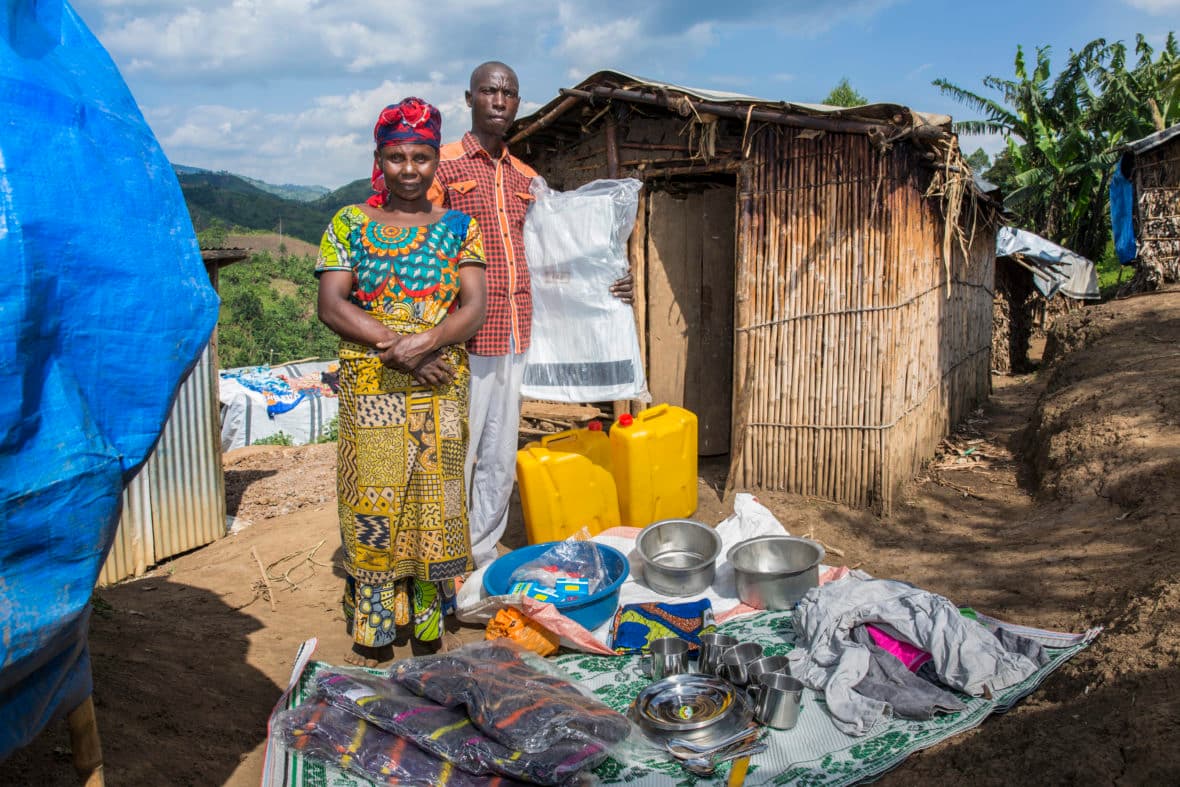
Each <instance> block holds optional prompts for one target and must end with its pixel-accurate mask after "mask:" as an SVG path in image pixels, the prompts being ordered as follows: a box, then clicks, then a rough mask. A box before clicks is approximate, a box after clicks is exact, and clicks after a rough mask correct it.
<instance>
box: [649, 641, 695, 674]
mask: <svg viewBox="0 0 1180 787" xmlns="http://www.w3.org/2000/svg"><path fill="white" fill-rule="evenodd" d="M648 651H649V652H648V653H647V654H645V655H644V656H643V659H642V661H641V662H640V663H641V665H642V668H643V671H644V673H646V674H647V676H648V677H649V678H651V679H652V680H653V681H654V680H663V679H664V678H666V677H668V676H669V675H680V674H682V673H685V672H688V643H687V642H685V641H684V640H682V639H679V638H678V637H663V638H661V639H653V640H652V641H651V643H650V644H649V645H648Z"/></svg>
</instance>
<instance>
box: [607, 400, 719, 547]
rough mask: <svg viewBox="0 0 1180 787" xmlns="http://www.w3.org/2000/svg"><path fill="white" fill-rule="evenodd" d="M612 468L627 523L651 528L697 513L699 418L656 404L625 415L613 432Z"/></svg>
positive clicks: (611, 431) (670, 406)
mask: <svg viewBox="0 0 1180 787" xmlns="http://www.w3.org/2000/svg"><path fill="white" fill-rule="evenodd" d="M610 445H611V465H612V467H613V468H614V476H615V485H616V487H617V488H618V494H619V519H620V520H621V522H622V524H623V525H630V526H631V527H647V526H648V525H650V524H651V523H652V522H658V521H660V520H661V519H682V518H684V517H689V516H692V514H693V513H694V512H695V511H696V510H697V417H696V416H695V415H694V414H693V413H691V412H690V411H688V410H685V409H684V408H683V407H675V406H672V405H667V404H660V405H656V406H655V407H650V408H648V409H646V410H643V411H641V412H640V413H638V414H637V415H636V416H634V417H632V416H630V415H628V414H623V415H622V416H620V417H619V420H618V422H616V423H615V425H614V426H613V427H612V428H611V430H610Z"/></svg>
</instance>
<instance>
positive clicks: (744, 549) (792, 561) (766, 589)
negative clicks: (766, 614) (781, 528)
mask: <svg viewBox="0 0 1180 787" xmlns="http://www.w3.org/2000/svg"><path fill="white" fill-rule="evenodd" d="M728 557H729V562H730V565H732V566H733V574H734V579H735V580H736V581H737V592H738V598H740V599H741V600H742V603H744V604H748V605H749V606H751V607H754V608H756V609H790V608H791V607H793V606H795V604H796V603H797V602H798V601H799V599H801V598H803V595H804V594H805V593H807V591H808V590H810V589H811V588H813V587H815V586H816V585H818V584H819V564H820V563H821V562H822V561H823V559H824V548H823V547H822V546H820V545H819V544H817V543H816V542H814V541H812V540H811V539H808V538H795V537H794V536H759V537H758V538H751V539H749V540H747V541H742V542H741V543H739V544H735V545H734V546H733V548H732V549H730V550H729V555H728Z"/></svg>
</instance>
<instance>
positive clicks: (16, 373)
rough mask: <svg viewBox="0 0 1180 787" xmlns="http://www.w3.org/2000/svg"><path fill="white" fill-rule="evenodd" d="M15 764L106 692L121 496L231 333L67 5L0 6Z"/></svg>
mask: <svg viewBox="0 0 1180 787" xmlns="http://www.w3.org/2000/svg"><path fill="white" fill-rule="evenodd" d="M0 2H3V3H4V7H3V9H2V10H0V261H2V263H3V265H4V271H5V275H4V278H5V281H4V286H3V287H2V288H0V759H3V758H4V757H5V756H7V755H8V754H9V753H10V752H11V751H12V750H13V749H15V748H19V747H21V746H23V745H25V744H27V743H28V742H29V741H30V740H31V739H32V738H33V737H34V736H35V735H37V733H38V732H40V730H41V729H42V728H43V727H44V726H45V725H46V724H47V723H48V722H49V721H51V720H52V719H53V718H55V717H57V716H61V715H64V714H65V713H68V712H69V711H70V710H72V709H73V708H74V707H76V706H77V705H78V704H79V703H81V702H82V701H83V700H84V699H85V698H86V696H87V695H88V694H89V693H90V689H91V677H90V663H89V656H88V653H87V650H86V632H87V624H88V611H89V604H90V596H91V591H92V589H93V587H94V583H95V581H96V580H97V577H98V573H99V570H100V568H101V567H102V563H103V561H104V559H105V558H106V554H107V551H108V550H109V548H110V546H111V541H112V539H113V537H114V533H115V528H116V526H117V524H118V519H119V502H120V495H121V492H122V487H123V484H124V483H126V481H127V480H128V479H130V477H131V476H132V475H133V474H134V473H135V471H136V470H137V469H138V468H139V466H140V465H141V464H142V463H143V462H144V460H145V459H146V458H147V456H148V454H149V453H150V451H151V450H152V447H153V446H154V444H155V442H156V440H157V439H158V437H159V434H160V431H161V429H162V427H163V425H164V422H165V420H166V418H167V415H168V411H169V408H170V406H171V403H172V399H173V397H174V395H175V393H176V389H177V386H178V384H179V382H180V381H181V379H182V378H183V376H184V375H185V373H186V372H187V370H188V369H190V368H191V367H192V365H193V364H194V363H195V361H196V359H197V356H198V354H199V353H200V351H201V349H202V348H203V347H204V345H205V344H206V343H207V342H208V339H209V335H210V333H211V331H212V329H213V326H214V324H215V323H216V319H217V296H216V294H215V293H214V292H213V289H212V287H210V285H209V280H208V277H207V276H206V274H205V271H204V266H203V265H202V263H201V255H200V251H199V250H198V248H197V243H196V238H195V236H194V235H193V229H192V223H191V222H190V220H189V216H188V212H187V211H186V209H185V204H184V199H183V197H182V195H181V192H180V187H179V185H178V183H177V181H176V176H175V174H174V173H173V171H172V168H171V166H170V165H169V163H168V160H167V159H166V158H165V156H164V153H163V151H162V150H161V149H160V146H159V144H158V143H157V141H156V139H155V137H154V136H153V135H152V132H151V129H149V128H148V126H147V123H146V122H145V121H144V119H143V116H142V114H141V113H140V111H139V108H138V107H137V106H136V103H135V100H134V99H133V98H132V96H131V93H130V92H129V91H128V89H127V86H126V85H125V84H124V82H123V79H122V78H121V77H120V76H119V72H118V70H117V69H116V68H115V65H114V63H113V62H112V61H111V59H110V57H109V56H108V55H107V53H106V51H105V50H104V49H103V47H102V45H101V44H99V42H98V41H97V40H96V39H95V38H94V36H93V35H91V33H90V31H89V30H87V29H86V26H85V25H84V24H83V23H82V21H81V20H80V19H79V18H78V16H77V14H76V13H75V12H74V10H73V9H72V8H71V7H70V6H69V5H68V4H67V3H65V2H64V1H63V0H35V1H34V0H0Z"/></svg>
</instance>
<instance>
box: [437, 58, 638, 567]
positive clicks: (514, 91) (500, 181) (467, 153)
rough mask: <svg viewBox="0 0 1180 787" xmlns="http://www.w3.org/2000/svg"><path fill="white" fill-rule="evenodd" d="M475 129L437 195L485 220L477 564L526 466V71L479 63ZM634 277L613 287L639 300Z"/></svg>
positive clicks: (445, 150)
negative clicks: (521, 138) (521, 113)
mask: <svg viewBox="0 0 1180 787" xmlns="http://www.w3.org/2000/svg"><path fill="white" fill-rule="evenodd" d="M466 98H467V106H468V107H470V108H471V130H470V131H469V132H467V133H466V134H464V135H463V139H461V140H459V141H458V142H452V143H450V144H448V145H443V147H442V150H441V152H440V161H439V165H438V170H437V171H436V172H435V176H434V177H435V186H434V188H433V189H432V190H431V199H433V200H434V201H435V202H436V203H438V204H440V205H446V206H448V207H451V208H454V209H456V210H461V211H463V212H464V213H467V214H469V215H471V216H474V217H475V220H476V221H477V222H479V226H480V230H481V232H482V233H483V246H484V253H485V256H486V258H487V263H488V266H487V318H486V320H485V321H484V324H483V327H482V328H480V330H479V332H478V333H476V334H475V336H473V337H471V339H470V340H469V341H468V342H467V350H468V352H469V353H470V354H471V410H470V414H469V417H468V424H469V427H470V430H471V440H470V443H469V447H468V450H467V466H466V471H467V475H466V478H467V490H468V495H467V504H468V520H469V522H470V524H471V551H472V555H473V556H474V558H475V564H476V566H484V565H486V564H488V563H490V562H491V561H492V560H495V558H496V556H497V551H496V543H497V542H498V541H499V540H500V537H501V536H502V535H503V534H504V529H505V527H507V525H508V503H509V499H510V498H511V496H512V479H513V474H514V471H515V465H516V447H517V430H518V427H519V425H520V384H521V379H522V378H523V376H524V357H525V356H524V354H525V351H527V350H528V348H529V338H530V333H531V329H532V315H533V301H532V291H531V288H530V285H529V269H528V263H527V261H526V260H525V254H524V216H525V212H526V211H527V210H528V206H529V203H531V202H532V201H533V196H532V194H531V193H530V192H529V184H530V183H531V182H532V180H533V178H535V177H536V176H537V173H536V172H535V171H533V169H532V168H531V167H529V166H528V165H527V164H525V163H524V162H523V161H521V160H520V159H518V158H516V157H515V156H513V155H512V154H511V153H509V152H508V146H507V145H506V144H505V141H504V135H505V134H506V133H507V132H508V129H509V127H510V126H511V125H512V122H513V121H514V120H515V119H516V111H517V110H518V109H519V108H520V84H519V82H518V80H517V78H516V72H515V71H513V70H512V69H511V68H509V67H508V66H506V65H505V64H503V63H500V62H494V61H493V62H489V63H484V64H483V65H480V66H477V67H476V69H475V70H474V71H472V72H471V83H470V86H469V89H468V90H467V92H466ZM631 288H632V278H631V275H630V274H628V275H627V276H625V277H624V278H622V279H619V280H618V281H617V282H615V283H614V285H612V286H611V293H612V294H614V295H615V297H617V298H619V299H621V300H623V301H625V302H626V303H630V302H631Z"/></svg>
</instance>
